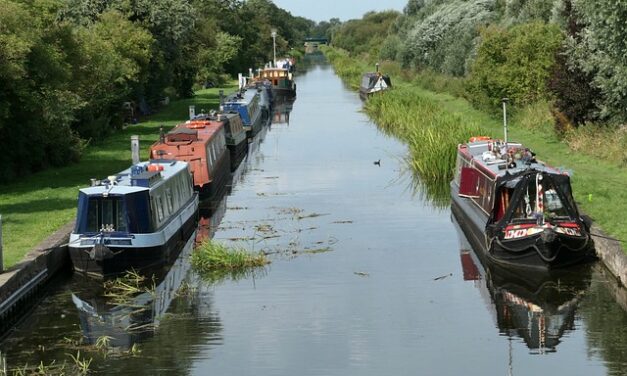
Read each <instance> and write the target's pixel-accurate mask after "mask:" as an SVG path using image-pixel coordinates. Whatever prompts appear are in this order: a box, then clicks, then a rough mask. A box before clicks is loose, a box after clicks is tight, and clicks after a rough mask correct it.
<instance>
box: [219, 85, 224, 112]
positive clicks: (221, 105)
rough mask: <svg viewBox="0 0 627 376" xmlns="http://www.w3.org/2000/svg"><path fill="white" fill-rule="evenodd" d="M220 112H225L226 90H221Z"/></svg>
mask: <svg viewBox="0 0 627 376" xmlns="http://www.w3.org/2000/svg"><path fill="white" fill-rule="evenodd" d="M219 93H220V111H224V90H220V91H219Z"/></svg>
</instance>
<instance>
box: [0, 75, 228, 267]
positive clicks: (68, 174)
mask: <svg viewBox="0 0 627 376" xmlns="http://www.w3.org/2000/svg"><path fill="white" fill-rule="evenodd" d="M223 89H224V90H225V92H227V93H229V92H232V91H235V90H236V87H235V86H234V85H230V86H228V87H226V88H223ZM219 90H220V89H218V88H213V89H207V90H201V91H198V92H197V93H196V95H195V96H194V97H193V98H189V99H183V100H178V101H173V102H171V103H170V105H168V106H166V107H164V108H163V109H161V111H159V112H158V113H156V114H154V115H152V116H148V117H146V118H145V119H142V121H141V122H140V123H139V124H136V125H131V126H129V127H127V128H126V129H124V130H122V131H120V132H118V133H116V134H113V135H111V136H110V137H107V138H106V139H104V140H102V141H99V142H97V143H96V142H94V141H92V142H91V145H89V146H88V147H87V149H86V150H85V152H84V154H83V157H82V158H81V161H80V162H79V163H75V164H72V165H69V166H66V167H63V168H55V169H49V170H46V171H42V172H39V173H35V174H33V175H30V176H28V177H25V178H21V179H20V180H19V181H15V182H14V183H11V184H6V185H1V186H0V214H2V227H3V228H2V234H3V243H4V266H5V268H9V267H11V266H12V265H15V264H16V263H17V262H19V261H20V260H21V259H22V257H24V255H25V254H26V253H27V252H28V251H29V250H30V249H32V248H33V247H35V246H36V245H37V244H39V243H40V242H41V241H42V240H44V239H46V238H47V237H48V236H50V235H51V234H52V233H53V232H55V231H56V230H58V229H59V228H60V227H62V226H63V225H65V224H66V223H68V222H70V221H71V220H72V219H73V218H74V217H75V215H76V202H77V195H78V189H79V188H83V187H86V186H88V185H89V179H90V178H103V177H106V176H108V175H111V174H113V173H116V172H119V171H121V170H123V169H125V168H128V166H129V165H130V164H131V151H130V150H131V147H130V145H131V142H130V137H131V135H139V138H140V150H141V158H142V159H147V158H148V149H149V147H150V145H151V144H152V143H153V142H155V141H156V140H157V139H158V138H159V127H160V126H161V125H164V126H165V127H164V129H169V128H171V127H172V126H174V125H176V124H177V123H179V122H181V121H184V120H187V118H188V106H189V105H195V106H196V112H200V110H201V109H203V108H204V109H205V110H207V111H209V110H210V109H213V108H217V106H218V103H219V97H218V91H219Z"/></svg>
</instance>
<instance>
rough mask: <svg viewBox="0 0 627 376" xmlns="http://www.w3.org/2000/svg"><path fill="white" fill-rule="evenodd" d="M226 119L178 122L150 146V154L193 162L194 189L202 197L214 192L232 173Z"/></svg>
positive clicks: (191, 165)
mask: <svg viewBox="0 0 627 376" xmlns="http://www.w3.org/2000/svg"><path fill="white" fill-rule="evenodd" d="M225 133H226V131H225V128H224V121H222V120H217V119H215V120H189V121H187V122H185V123H183V124H179V125H177V126H176V127H175V128H174V129H172V130H171V131H169V132H168V133H167V134H165V135H164V134H161V137H160V140H159V141H157V142H156V143H154V144H153V145H152V146H151V147H150V157H151V158H152V159H155V160H159V159H168V160H172V159H174V160H179V161H185V162H187V163H189V168H190V171H191V173H192V181H193V182H194V188H195V189H196V190H198V191H199V192H200V195H201V196H205V197H209V196H211V195H213V194H214V192H215V191H217V190H218V189H219V188H220V187H221V186H222V185H223V184H224V182H225V181H226V179H227V176H228V174H229V173H230V165H231V162H230V156H229V151H228V149H227V147H226V137H225Z"/></svg>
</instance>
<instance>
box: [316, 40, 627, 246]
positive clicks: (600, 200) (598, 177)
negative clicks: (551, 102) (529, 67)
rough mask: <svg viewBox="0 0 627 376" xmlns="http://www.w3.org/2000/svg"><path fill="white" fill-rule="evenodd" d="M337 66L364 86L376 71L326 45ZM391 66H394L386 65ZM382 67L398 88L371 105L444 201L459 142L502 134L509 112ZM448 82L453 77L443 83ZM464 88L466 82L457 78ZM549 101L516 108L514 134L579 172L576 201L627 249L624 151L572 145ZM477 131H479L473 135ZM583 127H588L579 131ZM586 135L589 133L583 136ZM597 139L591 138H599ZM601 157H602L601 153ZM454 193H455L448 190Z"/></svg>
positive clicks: (511, 131) (541, 154) (575, 173)
mask: <svg viewBox="0 0 627 376" xmlns="http://www.w3.org/2000/svg"><path fill="white" fill-rule="evenodd" d="M325 53H326V54H327V56H328V57H329V59H330V60H331V62H332V63H333V65H334V67H335V69H336V72H337V73H338V75H339V76H340V77H342V79H344V80H345V81H346V82H348V83H349V84H350V85H351V86H354V87H356V85H357V84H358V83H359V78H360V75H361V73H363V72H365V71H368V70H372V68H371V67H369V65H368V64H365V63H363V62H361V61H357V60H356V59H352V58H350V57H349V56H347V55H346V54H345V53H343V52H341V51H337V50H333V49H326V50H325ZM386 66H387V67H388V70H386ZM382 71H383V72H385V73H388V74H391V76H392V83H393V84H394V85H395V88H394V90H393V91H391V92H389V93H386V94H385V95H383V96H379V97H375V98H374V100H369V101H368V103H367V104H366V112H367V113H368V114H369V115H370V116H371V117H372V118H373V119H374V120H375V121H376V122H377V123H378V124H379V126H380V127H381V128H382V129H384V130H385V131H387V132H389V133H392V134H394V135H396V136H397V137H399V138H400V139H402V140H404V141H406V142H407V143H408V145H409V148H410V153H411V155H410V156H409V158H408V159H409V164H410V166H411V167H412V169H413V170H414V171H415V172H416V173H417V174H418V176H419V177H420V180H421V181H422V183H424V185H425V187H426V191H427V194H429V193H434V192H435V193H434V194H435V196H433V195H432V197H431V198H432V199H433V198H434V197H435V201H439V200H441V199H442V190H443V189H444V190H446V189H447V188H446V184H447V182H448V181H449V180H450V178H451V177H452V172H453V168H454V158H455V146H456V145H457V144H458V143H460V142H464V141H466V140H467V139H468V136H469V135H488V136H493V137H499V138H502V135H503V130H502V129H503V128H502V118H500V117H499V116H495V115H494V114H488V113H485V112H482V111H479V110H477V109H475V108H473V107H472V106H471V105H470V103H469V102H468V101H467V100H465V99H464V98H461V97H459V96H454V95H451V94H447V93H436V92H434V91H430V90H426V89H424V88H423V87H422V86H419V85H417V82H419V80H420V77H416V76H415V75H413V74H411V73H410V72H403V71H401V70H400V69H399V68H398V66H395V65H394V64H387V65H386V64H383V65H382ZM439 85H441V86H446V84H445V83H441V84H439ZM451 85H452V87H453V88H458V87H459V84H458V83H455V82H454V83H452V84H451ZM546 106H547V104H542V103H540V104H536V105H535V106H531V107H528V108H524V109H517V111H514V113H515V115H514V116H512V117H511V118H510V120H509V129H508V130H509V137H510V139H511V140H516V141H521V142H524V143H525V144H526V145H528V146H530V147H531V148H532V149H533V150H534V151H535V152H536V153H537V154H538V157H539V158H540V159H541V160H543V161H545V162H547V163H549V164H551V165H553V166H556V167H563V168H565V169H567V170H571V171H572V172H573V174H572V184H573V190H574V195H575V200H576V201H577V202H578V204H579V205H580V208H581V209H582V210H583V211H584V212H586V213H587V214H589V215H590V216H592V217H593V219H594V220H595V221H596V222H597V223H598V224H599V225H600V226H601V227H602V228H603V229H604V230H605V231H606V232H608V233H609V234H611V235H612V236H614V237H616V238H618V239H621V240H623V241H622V246H623V249H625V248H627V247H626V246H627V242H625V240H627V219H626V218H625V216H624V215H623V213H624V212H625V211H627V189H625V188H624V187H625V186H627V169H625V164H624V163H623V161H622V159H623V157H622V156H619V157H618V158H615V156H614V155H613V154H612V153H609V154H610V155H608V157H607V158H602V156H603V155H607V154H608V153H601V152H600V151H599V152H597V153H595V152H594V150H590V151H588V152H587V153H584V152H582V151H581V150H577V149H575V148H572V147H571V146H570V145H572V144H573V143H574V142H576V140H577V136H576V135H577V134H576V133H573V134H570V135H569V137H571V139H567V140H568V142H565V141H562V139H560V138H559V137H557V135H556V134H555V132H554V131H553V127H552V124H551V121H550V119H548V118H547V113H548V109H547V108H546ZM473 132H474V133H473ZM579 132H581V131H579ZM579 139H582V136H581V137H579ZM592 140H594V138H590V139H586V140H585V143H586V144H593V142H594V141H592ZM594 155H598V156H599V157H595V156H594ZM447 195H448V194H447Z"/></svg>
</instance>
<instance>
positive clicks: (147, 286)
mask: <svg viewBox="0 0 627 376" xmlns="http://www.w3.org/2000/svg"><path fill="white" fill-rule="evenodd" d="M155 283H156V282H155V277H154V275H153V276H152V278H150V279H148V278H147V277H146V276H144V275H141V274H139V273H138V272H136V271H135V270H129V271H127V272H126V273H125V274H124V275H123V276H121V277H118V278H116V279H112V280H108V281H105V282H104V296H105V297H106V298H109V299H111V301H112V303H113V304H115V305H119V306H128V305H130V304H131V302H132V300H133V298H134V297H135V296H137V295H139V294H143V293H149V294H153V295H154V293H155V289H156V285H155Z"/></svg>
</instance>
